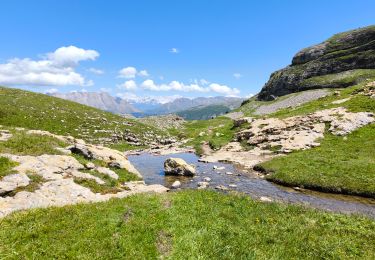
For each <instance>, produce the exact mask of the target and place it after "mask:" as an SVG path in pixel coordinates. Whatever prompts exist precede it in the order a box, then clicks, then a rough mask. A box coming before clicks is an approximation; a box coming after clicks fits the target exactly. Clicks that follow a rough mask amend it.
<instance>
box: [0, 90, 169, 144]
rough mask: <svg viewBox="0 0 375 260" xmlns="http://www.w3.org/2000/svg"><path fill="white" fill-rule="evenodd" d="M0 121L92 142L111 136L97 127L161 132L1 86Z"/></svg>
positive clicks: (98, 111) (133, 131)
mask: <svg viewBox="0 0 375 260" xmlns="http://www.w3.org/2000/svg"><path fill="white" fill-rule="evenodd" d="M129 124H130V125H129ZM0 125H5V126H13V127H15V126H17V127H25V128H29V129H41V130H47V131H50V132H52V133H55V134H61V135H72V136H74V137H78V138H82V139H85V140H87V141H90V142H93V143H95V142H97V139H98V138H101V137H107V138H108V137H110V136H111V133H106V132H99V131H97V130H107V131H112V132H119V131H121V132H124V131H125V130H126V129H128V130H129V131H130V132H132V133H134V134H136V135H138V136H139V137H140V138H141V139H142V137H143V133H145V132H146V131H153V132H154V133H157V134H159V135H163V133H162V132H161V131H160V130H157V129H155V128H153V127H150V126H146V125H144V124H141V123H139V122H137V121H135V120H131V119H125V118H123V117H121V116H118V115H115V114H112V113H109V112H104V111H102V110H99V109H96V108H92V107H88V106H85V105H81V104H78V103H75V102H71V101H67V100H63V99H59V98H55V97H50V96H47V95H43V94H38V93H33V92H28V91H24V90H18V89H11V88H4V87H0Z"/></svg>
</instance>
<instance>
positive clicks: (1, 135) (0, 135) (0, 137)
mask: <svg viewBox="0 0 375 260" xmlns="http://www.w3.org/2000/svg"><path fill="white" fill-rule="evenodd" d="M12 136H13V135H12V134H11V133H10V132H9V131H8V130H0V142H5V141H8V140H9V139H10V138H11V137H12Z"/></svg>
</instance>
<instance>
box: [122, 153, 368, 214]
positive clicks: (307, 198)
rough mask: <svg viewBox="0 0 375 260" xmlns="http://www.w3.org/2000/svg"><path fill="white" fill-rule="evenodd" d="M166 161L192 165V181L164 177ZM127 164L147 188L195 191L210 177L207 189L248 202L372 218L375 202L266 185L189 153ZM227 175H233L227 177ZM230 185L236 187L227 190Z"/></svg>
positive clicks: (138, 158)
mask: <svg viewBox="0 0 375 260" xmlns="http://www.w3.org/2000/svg"><path fill="white" fill-rule="evenodd" d="M170 157H178V158H182V159H184V160H185V161H186V162H187V163H189V164H194V165H195V166H196V169H197V175H196V176H194V177H181V176H165V175H164V167H163V165H164V161H165V160H166V159H167V158H170ZM128 158H129V160H130V162H131V163H132V164H133V165H134V166H135V167H136V168H137V169H138V171H140V172H141V174H142V175H143V177H144V180H145V182H146V183H147V184H162V185H164V186H166V187H168V188H170V187H171V185H172V183H173V182H174V181H176V180H179V181H180V182H181V184H182V185H181V188H182V189H186V188H194V189H195V188H197V187H198V185H197V184H198V182H200V181H203V178H204V177H210V178H211V181H210V186H209V188H210V189H214V188H215V187H216V186H218V185H224V186H226V187H227V188H229V189H230V190H234V191H238V192H243V193H245V194H248V195H249V196H251V197H252V198H255V199H259V198H260V197H267V198H270V199H272V200H274V201H280V202H287V203H293V204H302V205H306V206H310V207H313V208H319V209H324V210H328V211H334V212H341V213H358V214H363V215H367V216H371V217H374V218H375V200H374V199H366V198H361V197H356V196H347V195H338V194H327V193H321V192H313V191H302V192H301V191H296V190H294V189H290V188H285V187H282V186H279V185H275V184H273V183H270V182H268V181H266V180H264V179H261V178H259V177H257V176H256V175H255V174H251V173H249V172H246V171H244V170H242V169H240V168H238V167H236V166H234V165H232V164H229V163H203V162H198V159H199V157H198V156H196V155H195V154H193V153H180V154H171V155H152V154H148V153H143V154H141V155H129V156H128ZM214 165H216V166H218V167H225V169H224V170H214V169H213V166H214ZM227 172H231V173H233V175H228V174H227ZM230 184H232V185H233V184H234V185H236V187H230V186H229V185H230Z"/></svg>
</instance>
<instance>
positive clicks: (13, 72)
mask: <svg viewBox="0 0 375 260" xmlns="http://www.w3.org/2000/svg"><path fill="white" fill-rule="evenodd" d="M97 57H99V53H98V52H97V51H94V50H85V49H81V48H78V47H75V46H68V47H61V48H58V49H57V50H55V51H54V52H52V53H47V54H46V55H44V58H42V59H41V60H32V59H29V58H24V59H19V58H14V59H10V60H8V62H7V63H3V64H0V83H1V84H4V85H21V86H22V85H32V86H65V85H78V86H90V85H93V81H91V80H86V79H85V78H84V77H83V76H82V75H81V74H79V73H78V72H76V71H75V68H76V67H77V66H78V65H79V62H80V61H85V60H95V59H96V58H97Z"/></svg>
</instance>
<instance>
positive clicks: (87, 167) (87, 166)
mask: <svg viewBox="0 0 375 260" xmlns="http://www.w3.org/2000/svg"><path fill="white" fill-rule="evenodd" d="M85 168H86V169H88V170H92V169H94V168H95V164H93V163H92V162H88V163H86V164H85Z"/></svg>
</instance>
